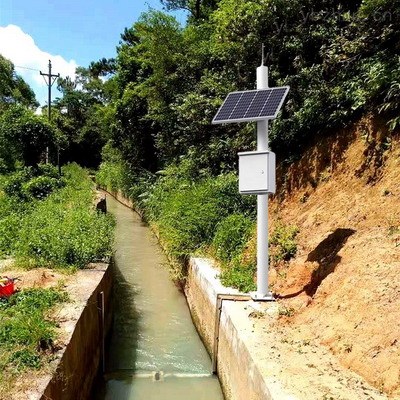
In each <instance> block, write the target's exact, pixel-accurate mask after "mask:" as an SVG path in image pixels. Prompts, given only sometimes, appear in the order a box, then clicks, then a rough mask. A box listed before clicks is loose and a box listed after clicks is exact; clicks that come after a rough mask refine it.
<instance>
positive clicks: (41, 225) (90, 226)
mask: <svg viewBox="0 0 400 400" xmlns="http://www.w3.org/2000/svg"><path fill="white" fill-rule="evenodd" d="M1 188H2V193H1V194H0V255H3V256H13V257H16V260H17V264H18V265H20V266H25V267H38V266H42V267H50V268H54V267H55V268H57V267H61V268H83V267H85V266H86V265H87V264H88V263H90V262H92V261H96V260H100V259H103V258H104V257H106V256H109V255H110V254H111V241H112V240H111V239H112V231H113V220H112V218H111V217H110V216H108V215H104V214H101V213H99V212H97V211H96V210H95V209H94V207H93V184H92V182H91V181H90V179H89V178H88V175H87V172H86V171H85V170H83V169H82V168H80V167H79V166H78V165H77V164H70V165H68V166H66V167H64V168H63V175H62V177H61V178H60V177H59V176H58V173H57V170H56V169H55V168H54V167H51V166H39V167H38V168H37V169H36V168H35V169H34V168H32V167H24V168H22V169H19V170H18V171H17V172H14V173H12V174H9V175H7V176H2V178H1Z"/></svg>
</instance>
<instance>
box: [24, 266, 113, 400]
mask: <svg viewBox="0 0 400 400" xmlns="http://www.w3.org/2000/svg"><path fill="white" fill-rule="evenodd" d="M111 270H112V268H111V266H110V265H109V264H106V263H97V264H92V265H91V266H90V268H89V269H84V270H80V271H78V272H77V273H76V274H75V275H76V276H74V277H73V279H71V281H70V282H68V284H67V287H66V291H67V293H68V294H69V296H70V299H71V302H70V303H69V304H68V305H66V306H65V307H64V308H63V309H62V310H61V311H60V313H61V315H62V320H65V322H64V323H61V328H62V329H63V331H64V332H65V337H64V342H65V343H66V345H65V346H64V348H63V349H62V350H60V352H61V354H59V357H58V361H57V364H56V365H55V366H54V373H53V374H52V375H51V376H48V377H46V379H45V380H44V381H43V385H42V388H43V390H42V391H41V393H40V394H39V395H38V396H36V395H34V396H32V397H30V398H32V399H41V400H49V399H51V400H80V399H82V400H83V399H88V398H89V396H90V393H91V390H92V385H93V382H94V380H95V378H96V376H97V374H98V371H99V369H100V370H101V369H102V361H103V339H104V337H105V335H106V334H107V332H108V330H109V328H110V327H111V321H112V312H111V311H112V310H111V291H112V271H111Z"/></svg>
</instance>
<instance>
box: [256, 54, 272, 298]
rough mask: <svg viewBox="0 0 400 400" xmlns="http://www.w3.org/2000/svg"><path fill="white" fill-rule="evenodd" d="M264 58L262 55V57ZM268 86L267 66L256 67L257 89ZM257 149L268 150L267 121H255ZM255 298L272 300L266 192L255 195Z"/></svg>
mask: <svg viewBox="0 0 400 400" xmlns="http://www.w3.org/2000/svg"><path fill="white" fill-rule="evenodd" d="M263 59H264V57H263ZM267 88H268V68H267V67H265V66H264V65H261V66H260V67H258V68H257V89H267ZM257 150H258V151H268V150H269V149H268V121H267V120H265V121H259V122H257ZM253 298H254V299H255V300H274V298H273V296H272V293H271V292H270V291H269V288H268V194H259V195H257V292H256V293H254V294H253Z"/></svg>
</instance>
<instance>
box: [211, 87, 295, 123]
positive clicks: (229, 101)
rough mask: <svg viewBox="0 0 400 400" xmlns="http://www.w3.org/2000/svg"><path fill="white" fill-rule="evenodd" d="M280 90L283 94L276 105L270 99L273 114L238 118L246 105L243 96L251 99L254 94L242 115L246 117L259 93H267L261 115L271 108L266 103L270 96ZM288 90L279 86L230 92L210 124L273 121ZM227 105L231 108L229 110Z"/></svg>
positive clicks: (269, 104)
mask: <svg viewBox="0 0 400 400" xmlns="http://www.w3.org/2000/svg"><path fill="white" fill-rule="evenodd" d="M282 89H283V90H284V92H283V94H282V96H281V98H280V99H279V101H278V103H277V104H275V103H274V101H273V99H271V102H272V103H273V104H274V105H273V106H272V107H273V109H274V110H275V112H274V113H273V114H272V112H271V113H269V115H268V114H267V115H262V116H249V117H238V116H239V115H240V112H242V111H243V110H244V109H245V108H246V103H244V102H243V96H245V97H246V98H247V97H249V98H250V99H251V94H253V93H254V96H253V98H252V99H251V100H250V103H249V104H248V106H247V110H246V112H245V113H244V115H246V114H247V113H249V112H250V110H251V106H252V104H253V103H254V100H255V99H256V97H257V95H258V94H259V93H267V92H268V93H269V96H268V98H267V99H266V100H265V101H264V103H263V106H262V108H261V111H260V113H262V112H263V110H264V109H265V108H267V107H271V103H268V102H269V101H270V98H271V96H273V93H274V92H276V91H278V90H279V91H280V90H282ZM289 89H290V87H289V86H279V87H274V88H265V89H254V90H245V91H241V92H231V93H229V94H228V95H227V96H226V98H225V100H224V102H223V103H222V105H221V107H220V108H219V109H218V111H217V113H216V114H215V117H214V119H213V120H212V124H214V125H215V124H226V123H232V122H250V121H265V120H269V119H275V118H276V117H277V116H278V113H279V111H280V109H281V108H282V105H283V102H284V101H285V99H286V96H287V94H288V92H289ZM235 101H236V103H235ZM241 102H242V104H240V103H241ZM275 102H276V100H275ZM228 105H229V106H230V107H231V108H229V107H228ZM275 107H276V109H275ZM264 114H265V113H264ZM232 116H237V117H238V118H233V117H232ZM221 117H222V118H221Z"/></svg>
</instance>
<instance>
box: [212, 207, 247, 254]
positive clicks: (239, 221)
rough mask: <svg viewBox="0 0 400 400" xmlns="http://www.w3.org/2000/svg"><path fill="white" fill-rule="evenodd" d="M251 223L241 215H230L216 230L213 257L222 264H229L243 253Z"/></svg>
mask: <svg viewBox="0 0 400 400" xmlns="http://www.w3.org/2000/svg"><path fill="white" fill-rule="evenodd" d="M252 229H253V221H252V220H251V219H250V218H249V217H246V216H245V215H243V214H237V213H235V214H231V215H229V216H227V217H226V218H225V219H223V220H222V221H221V222H220V223H219V224H218V225H217V228H216V231H215V236H214V239H213V242H212V246H213V247H214V251H215V255H216V256H217V258H219V259H220V260H221V261H223V262H229V261H231V260H232V259H233V258H236V257H238V256H239V255H240V253H241V252H242V251H243V248H244V246H245V244H246V242H247V241H248V240H249V238H250V233H251V231H252Z"/></svg>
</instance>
